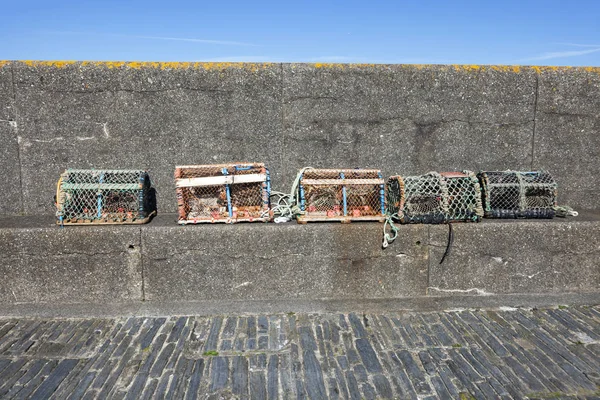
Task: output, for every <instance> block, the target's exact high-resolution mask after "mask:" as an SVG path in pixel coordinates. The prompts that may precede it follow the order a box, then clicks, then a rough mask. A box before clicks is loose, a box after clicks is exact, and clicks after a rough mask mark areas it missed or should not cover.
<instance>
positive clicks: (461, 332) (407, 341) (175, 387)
mask: <svg viewBox="0 0 600 400" xmlns="http://www.w3.org/2000/svg"><path fill="white" fill-rule="evenodd" d="M599 385H600V306H596V307H569V308H563V307H560V308H558V309H544V310H525V309H518V310H515V309H513V310H495V311H449V312H436V313H431V312H429V313H396V314H394V313H388V314H384V315H380V314H378V315H372V314H366V315H364V314H352V313H351V314H309V315H307V314H292V313H290V314H281V315H243V316H227V317H221V316H217V317H170V318H116V319H0V398H29V397H31V398H47V397H54V398H60V399H64V398H73V399H75V398H86V399H89V398H128V399H134V398H136V399H137V398H144V399H145V398H184V397H185V398H196V397H198V398H215V399H217V398H251V399H255V398H256V399H262V398H269V399H274V398H307V397H308V398H311V399H320V398H326V397H329V398H351V399H361V398H365V399H374V398H413V399H415V398H422V399H429V398H431V399H433V398H472V397H471V396H474V397H475V398H486V399H487V398H525V397H529V398H558V397H571V398H575V397H577V398H600V386H599Z"/></svg>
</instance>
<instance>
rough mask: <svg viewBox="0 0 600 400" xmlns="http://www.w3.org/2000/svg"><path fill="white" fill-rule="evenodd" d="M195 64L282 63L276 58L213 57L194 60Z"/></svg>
mask: <svg viewBox="0 0 600 400" xmlns="http://www.w3.org/2000/svg"><path fill="white" fill-rule="evenodd" d="M195 62H257V63H260V62H284V61H283V60H281V59H279V58H277V57H269V56H222V57H213V58H209V59H204V60H196V61H195Z"/></svg>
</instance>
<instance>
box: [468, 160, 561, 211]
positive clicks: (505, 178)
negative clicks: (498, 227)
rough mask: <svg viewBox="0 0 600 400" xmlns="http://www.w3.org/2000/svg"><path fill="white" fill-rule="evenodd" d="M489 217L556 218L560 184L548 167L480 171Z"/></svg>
mask: <svg viewBox="0 0 600 400" xmlns="http://www.w3.org/2000/svg"><path fill="white" fill-rule="evenodd" d="M478 177H479V180H480V181H481V187H482V191H483V202H484V206H485V216H486V217H488V218H553V217H554V215H555V207H556V190H557V185H556V182H555V181H554V178H552V176H551V175H550V174H549V173H548V172H546V171H531V172H521V171H482V172H480V173H479V174H478Z"/></svg>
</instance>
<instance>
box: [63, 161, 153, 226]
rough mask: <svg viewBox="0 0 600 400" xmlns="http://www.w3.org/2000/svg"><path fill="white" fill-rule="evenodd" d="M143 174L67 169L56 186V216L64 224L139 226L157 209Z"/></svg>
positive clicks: (121, 171)
mask: <svg viewBox="0 0 600 400" xmlns="http://www.w3.org/2000/svg"><path fill="white" fill-rule="evenodd" d="M149 192H150V178H149V177H148V174H147V172H146V171H141V170H75V169H68V170H66V171H65V172H64V173H63V174H62V175H61V176H60V179H59V181H58V185H57V194H56V206H57V211H56V215H57V217H58V219H59V222H62V223H63V224H81V223H139V222H143V221H142V220H144V219H145V218H147V217H148V216H149V215H150V213H151V212H153V211H154V207H155V205H153V204H152V200H151V199H150V198H149Z"/></svg>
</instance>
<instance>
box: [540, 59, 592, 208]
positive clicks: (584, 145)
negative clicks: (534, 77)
mask: <svg viewBox="0 0 600 400" xmlns="http://www.w3.org/2000/svg"><path fill="white" fill-rule="evenodd" d="M535 131H536V132H535V159H534V168H544V169H547V170H548V171H551V172H552V174H553V175H554V177H555V179H556V180H557V182H558V185H559V202H560V203H563V204H568V205H571V206H572V207H580V208H584V209H597V208H598V205H599V204H600V201H599V200H598V199H599V198H600V165H599V164H598V159H600V71H599V70H598V69H597V68H571V69H566V68H560V69H556V70H553V69H545V70H543V71H542V72H541V73H540V75H539V95H538V108H537V118H536V130H535Z"/></svg>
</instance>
